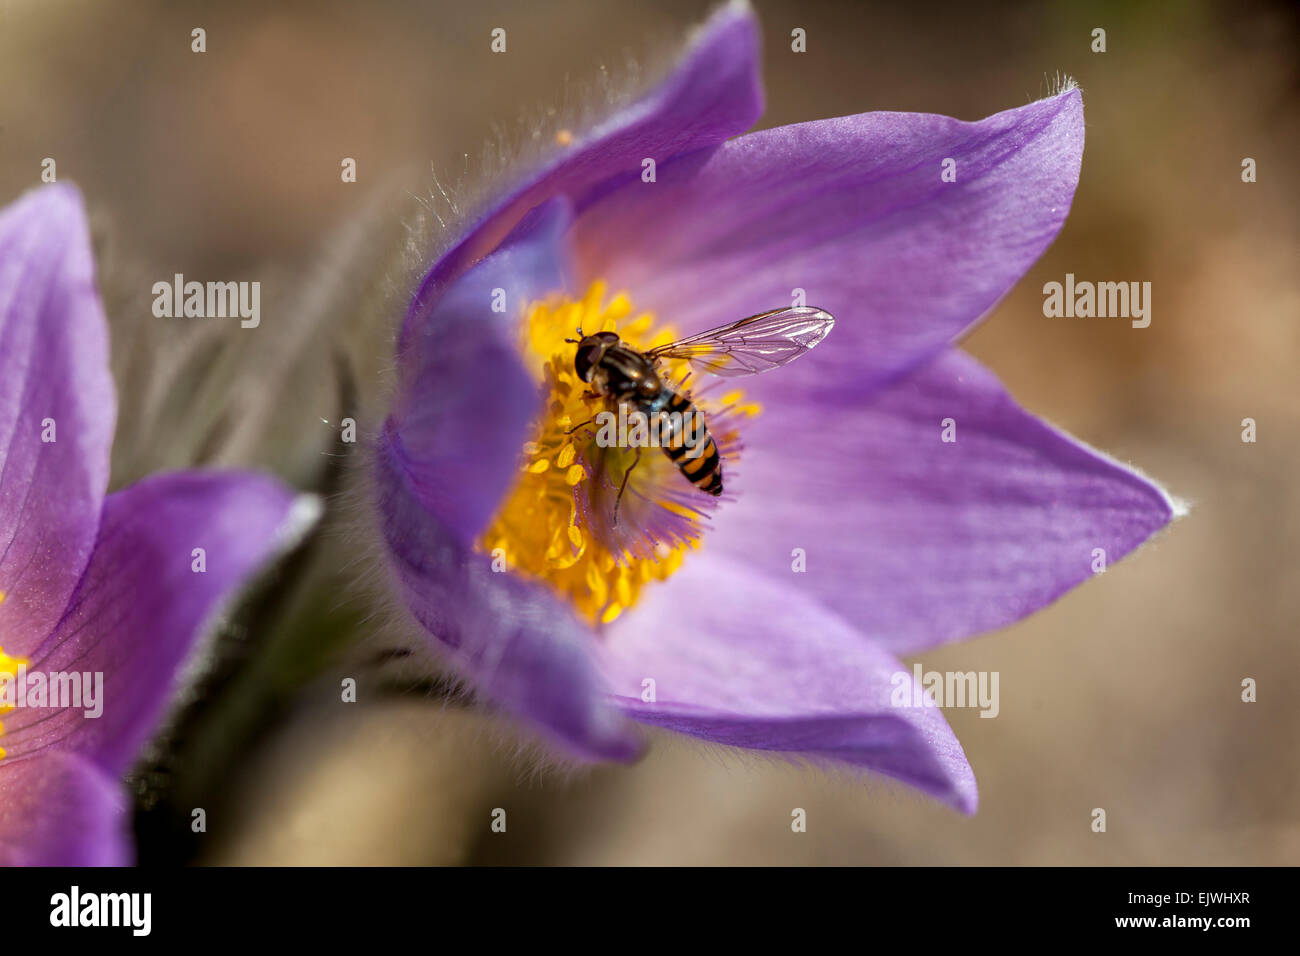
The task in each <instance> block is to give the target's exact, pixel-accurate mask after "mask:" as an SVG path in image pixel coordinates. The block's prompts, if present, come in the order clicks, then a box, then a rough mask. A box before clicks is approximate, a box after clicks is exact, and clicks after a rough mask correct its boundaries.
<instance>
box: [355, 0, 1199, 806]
mask: <svg viewBox="0 0 1300 956" xmlns="http://www.w3.org/2000/svg"><path fill="white" fill-rule="evenodd" d="M758 49H759V37H758V28H757V25H756V23H755V20H754V18H753V16H752V14H751V13H750V11H749V10H748V8H747V7H745V6H738V5H732V6H729V7H726V8H724V9H722V10H721V11H719V12H718V13H717V14H716V15H715V16H714V17H713V18H712V19H711V20H710V21H709V22H708V23H707V24H706V25H705V26H704V27H703V28H702V30H701V31H700V32H699V34H698V35H697V36H696V37H695V38H694V41H693V42H692V44H691V46H690V48H689V49H688V51H687V52H686V54H685V56H684V58H683V59H682V60H681V62H680V64H679V65H678V66H677V68H676V69H675V71H674V72H673V73H672V74H671V75H670V76H669V77H668V78H667V79H666V80H665V81H664V82H663V83H662V85H660V86H659V87H658V88H657V89H656V90H654V91H653V92H651V94H650V95H649V96H648V97H646V98H645V99H642V100H641V101H639V102H638V103H636V104H635V105H634V106H632V107H631V108H630V109H627V110H625V111H623V112H621V113H619V114H618V115H616V116H614V117H613V118H611V119H610V120H608V121H607V122H605V123H604V124H603V125H601V126H599V127H598V128H596V129H595V130H593V131H591V132H590V133H589V134H587V135H586V136H579V137H576V138H573V137H572V136H571V135H566V136H564V137H561V138H560V139H559V140H558V142H561V143H563V144H566V148H564V149H562V150H561V151H560V152H559V154H558V155H556V156H555V157H554V158H552V159H551V160H550V161H549V162H548V163H546V164H544V165H542V166H541V167H540V168H538V169H536V170H535V171H534V172H533V173H532V175H531V176H529V177H527V178H526V179H524V180H522V181H520V182H517V183H515V184H514V185H513V186H512V187H511V188H509V189H508V190H507V191H506V192H505V193H504V195H503V198H501V199H500V200H499V201H498V202H497V203H496V204H495V205H493V206H492V207H491V208H490V209H488V210H487V212H485V213H484V214H483V215H482V216H481V217H480V218H479V219H478V220H477V221H476V222H474V224H473V225H472V226H471V227H470V228H469V229H468V231H467V232H466V233H465V234H464V236H463V237H462V238H461V239H460V240H459V242H457V244H456V245H454V246H453V247H451V248H450V249H449V250H448V251H447V252H445V253H444V254H443V255H442V256H441V257H440V258H438V260H437V261H436V262H435V263H434V264H433V266H432V267H431V268H430V270H429V271H428V273H427V275H426V276H425V277H424V280H423V282H422V283H421V285H420V287H419V289H418V291H417V293H416V295H415V296H414V298H413V302H412V305H411V307H410V310H409V312H408V314H407V316H406V318H405V322H404V325H403V327H402V330H401V335H400V339H399V345H398V356H397V370H398V375H397V380H398V382H397V390H396V395H395V398H394V401H393V405H392V408H391V413H390V414H389V416H388V418H387V420H386V421H385V423H384V427H383V432H382V436H381V438H380V440H379V441H378V442H377V447H376V449H375V468H374V472H375V482H374V484H375V501H376V507H377V513H378V516H379V520H380V523H381V525H382V531H383V535H384V540H385V543H386V545H387V556H388V558H389V563H390V565H391V569H392V570H393V572H394V575H395V578H396V580H397V582H398V587H399V590H400V592H401V596H402V598H403V599H404V601H405V603H406V606H407V607H408V608H409V610H410V611H411V613H412V614H413V616H414V617H415V618H416V619H417V620H418V622H419V623H420V624H421V625H422V626H423V627H424V628H425V629H427V631H428V632H429V634H430V635H431V637H432V638H433V639H434V642H435V646H437V647H439V648H441V649H443V650H444V651H445V652H446V653H447V654H448V655H449V658H450V661H451V663H452V665H453V666H454V667H455V668H456V669H457V670H458V671H459V672H460V673H461V674H462V675H464V676H465V677H466V678H467V679H468V680H469V681H470V682H471V683H472V684H474V685H475V686H476V687H477V689H478V690H479V692H480V693H481V694H483V695H484V696H486V697H487V698H489V699H491V700H492V701H495V702H496V703H497V704H498V705H499V706H500V707H502V708H503V709H505V710H506V711H508V712H510V713H512V714H514V715H516V716H517V717H520V718H523V719H525V720H527V721H529V722H530V723H531V724H533V725H534V726H535V727H537V728H539V729H540V730H541V731H542V732H543V733H544V735H545V736H546V737H548V738H549V739H550V740H552V741H553V742H555V743H558V744H559V745H560V746H561V747H562V748H563V749H565V750H567V751H568V752H569V753H571V754H574V755H577V756H580V757H585V758H595V759H628V758H632V757H634V756H635V755H636V754H637V753H638V752H639V749H640V743H639V738H638V736H637V735H636V734H635V733H634V732H633V730H632V729H631V725H630V721H635V722H640V723H645V724H652V725H657V726H659V727H663V728H668V729H671V730H675V731H678V732H681V733H684V734H689V735H692V736H695V737H699V738H703V739H705V740H708V741H713V742H717V743H722V744H728V745H733V746H737V747H744V748H752V749H756V750H763V751H773V752H779V753H783V754H787V755H795V756H798V757H801V758H808V759H813V760H820V759H832V760H835V761H840V762H842V763H847V764H850V765H853V766H856V767H861V768H866V769H869V770H873V771H876V772H879V773H882V774H886V775H889V776H891V777H895V778H897V779H899V780H902V781H904V782H906V783H908V784H910V785H912V786H915V787H918V788H920V789H922V790H924V791H926V792H927V793H930V794H932V795H934V796H935V797H937V798H939V799H941V800H943V801H945V802H947V803H948V804H950V805H952V806H954V807H956V808H959V809H961V810H963V811H966V812H972V811H973V810H974V808H975V805H976V788H975V781H974V775H973V773H972V771H971V768H970V766H969V764H968V763H967V760H966V757H965V755H964V753H963V751H962V749H961V746H960V744H959V743H958V742H957V740H956V738H955V737H954V735H953V733H952V731H951V730H950V728H949V727H948V725H947V723H946V722H945V720H944V718H943V716H942V714H941V712H940V711H939V710H937V709H934V708H928V707H900V706H895V705H894V698H895V696H896V695H895V694H894V691H895V689H896V688H897V686H898V685H897V683H896V677H897V675H898V674H900V673H901V674H906V673H907V671H906V668H904V667H903V666H902V664H901V663H900V661H899V660H898V658H897V657H896V655H898V654H903V653H909V654H914V653H917V652H919V651H923V650H925V649H927V648H931V647H935V646H937V645H940V644H944V643H947V642H950V641H955V640H959V639H962V638H967V637H970V636H973V635H975V634H978V633H981V632H983V631H987V630H990V629H993V628H997V627H1001V626H1003V625H1006V624H1009V623H1011V622H1013V621H1016V620H1018V619H1020V618H1022V617H1024V616H1025V615H1027V614H1029V613H1031V612H1033V611H1034V610H1036V609H1038V608H1041V607H1043V606H1044V605H1046V604H1048V603H1050V602H1051V601H1052V600H1054V599H1055V598H1056V597H1058V596H1059V595H1061V594H1062V593H1064V592H1065V591H1067V590H1069V589H1070V588H1072V587H1074V586H1075V585H1077V584H1079V583H1080V582H1081V581H1083V580H1084V579H1086V578H1088V577H1089V576H1090V575H1091V574H1092V573H1093V571H1092V562H1093V560H1094V549H1098V548H1100V549H1104V551H1105V553H1106V556H1107V559H1108V560H1109V561H1111V562H1114V561H1115V560H1117V559H1118V558H1120V557H1121V556H1123V555H1125V554H1127V553H1128V552H1130V551H1131V550H1133V549H1134V548H1136V547H1137V546H1138V545H1139V544H1141V543H1142V542H1143V541H1145V540H1146V539H1147V538H1148V537H1150V536H1151V535H1152V534H1153V533H1154V532H1155V531H1157V530H1158V529H1159V528H1161V527H1163V526H1164V525H1165V524H1166V523H1168V522H1169V521H1170V520H1171V518H1172V517H1173V515H1174V513H1175V508H1174V505H1173V503H1172V502H1171V500H1170V498H1169V497H1168V496H1167V495H1166V494H1165V493H1164V492H1163V491H1162V490H1161V489H1160V488H1158V487H1157V486H1156V485H1154V484H1153V483H1151V482H1150V481H1148V480H1147V479H1145V478H1143V477H1142V476H1140V475H1138V474H1137V473H1135V472H1134V471H1132V470H1130V469H1128V468H1126V467H1124V466H1123V465H1121V464H1119V463H1117V462H1115V461H1113V460H1111V459H1110V458H1107V457H1105V456H1103V455H1101V454H1099V453H1097V452H1095V451H1093V450H1091V449H1089V448H1087V447H1086V446H1084V445H1082V444H1081V443H1079V442H1078V441H1076V440H1074V439H1072V438H1070V437H1069V436H1068V435H1065V434H1063V433H1061V432H1059V431H1057V430H1056V429H1054V428H1052V427H1050V426H1049V425H1047V424H1045V423H1043V422H1042V421H1040V420H1038V419H1036V418H1034V417H1033V416H1032V415H1030V414H1028V413H1027V412H1025V411H1024V410H1023V409H1021V408H1020V407H1019V406H1017V405H1016V404H1015V402H1014V401H1013V400H1012V399H1011V398H1010V397H1009V396H1008V395H1007V394H1006V392H1005V391H1004V390H1003V388H1002V386H1001V385H1000V384H999V382H998V381H997V379H996V378H995V377H994V376H993V375H992V374H991V373H989V372H988V371H987V370H985V369H984V368H982V367H981V366H980V365H978V364H977V363H976V362H974V361H973V360H972V359H970V358H969V357H968V356H966V355H965V354H963V353H962V352H960V351H957V350H956V349H954V348H953V347H952V343H953V342H954V341H955V340H956V339H958V338H959V337H960V336H961V335H962V334H963V333H965V332H966V331H968V330H969V329H970V328H971V326H972V325H973V324H974V323H975V322H976V321H978V320H979V319H980V317H982V316H983V315H984V314H986V313H987V312H988V311H989V310H990V309H991V308H992V307H993V306H994V305H995V304H996V303H997V301H998V300H999V299H1000V298H1001V297H1002V296H1003V295H1005V294H1006V292H1007V291H1008V290H1009V289H1010V288H1011V286H1012V285H1013V284H1014V283H1015V282H1016V281H1017V280H1018V279H1019V278H1020V277H1021V276H1022V275H1023V274H1024V273H1025V271H1026V270H1027V269H1028V268H1029V266H1030V265H1031V264H1032V263H1033V262H1034V261H1035V260H1036V259H1037V258H1038V256H1039V255H1040V254H1041V253H1042V252H1043V250H1044V249H1046V248H1047V246H1048V245H1049V244H1050V243H1051V241H1052V240H1053V238H1054V237H1055V236H1056V234H1057V232H1058V231H1059V230H1060V228H1061V225H1062V224H1063V223H1064V221H1065V217H1066V214H1067V212H1068V211H1069V208H1070V203H1071V200H1072V198H1073V195H1074V189H1075V186H1076V184H1077V182H1078V176H1079V167H1080V162H1081V158H1082V152H1083V135H1084V126H1083V107H1082V101H1081V98H1080V94H1079V92H1078V90H1077V89H1074V88H1070V89H1066V90H1064V91H1062V92H1060V93H1059V94H1057V95H1053V96H1051V97H1048V98H1047V99H1044V100H1040V101H1038V102H1035V103H1031V104H1029V105H1027V106H1024V107H1021V108H1018V109H1013V110H1008V111H1006V112H1003V113H998V114H996V115H994V116H990V117H988V118H986V119H984V120H981V121H979V122H974V123H969V122H961V121H958V120H955V119H950V118H948V117H944V116H932V115H923V114H911V113H866V114H861V115H857V116H848V117H841V118H838V119H830V120H822V121H816V122H810V123H802V124H798V125H794V126H787V127H782V128H779V129H771V130H764V131H761V132H756V133H750V134H748V135H740V134H743V133H744V132H745V130H746V129H747V128H749V127H750V126H751V125H752V124H753V123H754V121H755V120H756V119H757V118H758V116H759V114H760V112H761V101H762V94H761V86H760V81H759V74H758ZM733 137H734V138H733ZM949 159H952V160H955V162H956V171H957V179H956V182H945V181H943V179H942V178H941V172H942V170H943V168H944V165H945V162H944V161H945V160H949ZM646 160H653V161H654V162H653V166H651V164H649V163H647V162H645V161H646ZM649 170H652V173H653V174H652V175H651V174H649V173H648V172H647V171H649ZM796 290H803V295H804V296H805V297H806V301H807V302H808V303H809V304H814V305H817V306H819V307H821V308H824V309H826V310H827V311H829V312H830V313H832V314H833V315H834V316H835V317H836V319H837V325H836V327H835V330H834V332H833V333H832V334H831V335H830V337H829V338H828V339H827V340H826V341H825V342H824V343H822V344H821V345H820V346H819V347H818V348H817V349H816V350H815V351H813V352H811V353H810V354H808V355H806V356H804V357H803V358H801V359H800V360H799V361H798V362H796V363H794V364H792V365H790V366H788V367H786V368H782V369H780V370H777V371H773V372H770V373H767V374H763V375H759V376H756V377H753V378H748V379H728V380H726V382H725V383H724V384H725V386H726V388H719V387H717V386H716V385H715V384H713V383H710V382H708V381H707V378H705V379H699V380H697V381H694V382H692V385H691V392H692V398H693V400H695V401H696V403H697V404H698V405H699V406H700V408H701V410H702V411H704V412H705V414H706V416H708V420H709V422H710V425H711V427H712V428H713V430H714V433H715V436H716V437H717V438H718V440H719V444H720V445H721V446H722V448H723V452H724V469H725V472H726V489H727V493H726V495H725V496H724V498H723V499H721V501H714V500H713V499H710V498H708V496H706V495H703V494H701V493H700V492H698V491H697V490H696V489H694V488H693V487H691V485H690V484H689V483H688V482H687V481H686V480H685V478H683V477H682V476H681V475H680V474H679V473H678V472H677V471H676V470H675V469H674V468H673V467H672V465H671V463H669V462H667V461H666V459H665V458H664V456H663V455H662V454H658V453H654V454H651V455H649V456H648V457H647V458H646V459H644V460H643V462H642V464H641V465H639V466H638V467H637V468H636V470H635V471H634V472H633V475H632V479H631V482H630V484H629V489H628V493H627V497H626V498H625V499H624V503H623V505H622V509H623V510H622V511H620V513H619V521H618V523H617V524H615V523H614V522H613V520H612V509H613V504H614V498H615V492H616V489H617V485H618V483H619V479H620V477H621V476H622V475H623V474H624V472H625V469H626V468H627V466H628V464H629V463H630V461H629V458H628V454H629V453H628V450H627V449H620V448H602V447H598V445H597V444H596V443H595V442H594V441H593V440H592V439H591V436H590V432H589V431H585V430H583V429H579V430H578V431H577V432H574V433H572V434H570V431H569V430H570V429H571V428H573V426H574V425H576V424H577V423H578V422H580V421H581V420H582V418H584V417H586V415H584V412H590V411H591V409H592V408H593V407H595V406H593V404H592V403H591V402H590V401H589V399H587V398H586V397H584V395H583V388H582V386H581V383H579V382H577V380H576V379H575V377H574V374H573V370H572V361H573V346H572V344H567V343H565V342H564V339H565V337H566V336H572V335H573V334H574V330H575V328H577V327H578V326H582V328H583V331H584V332H587V333H591V332H593V331H596V330H598V329H602V328H603V329H612V330H616V331H618V332H619V334H620V336H622V337H623V338H624V339H625V340H628V341H629V342H631V343H632V344H634V345H638V346H640V347H646V346H648V345H650V344H658V343H659V342H662V341H664V340H666V339H668V338H670V337H672V336H674V335H680V334H689V333H695V332H699V331H701V330H703V329H706V328H709V327H712V326H716V325H720V324H723V323H725V322H728V321H731V320H734V319H737V318H740V317H742V316H745V315H749V314H753V313H757V312H761V311H765V310H768V309H772V308H779V307H781V306H783V305H788V304H790V302H791V301H792V298H793V297H796V296H798V295H799V292H798V291H796ZM503 306H504V308H503ZM736 384H739V385H741V386H742V390H743V394H740V390H731V388H730V387H731V386H732V385H736ZM947 419H951V420H952V422H953V424H954V425H955V435H956V439H957V440H956V441H955V442H953V441H945V440H943V438H944V436H943V431H944V423H945V420H947ZM951 434H952V432H951V430H950V434H949V436H948V437H951ZM742 442H743V452H742ZM737 463H739V464H738V465H737ZM907 680H909V681H910V680H911V678H910V677H909V678H907ZM907 689H908V690H909V691H910V690H912V688H911V687H910V686H909V687H908V688H907Z"/></svg>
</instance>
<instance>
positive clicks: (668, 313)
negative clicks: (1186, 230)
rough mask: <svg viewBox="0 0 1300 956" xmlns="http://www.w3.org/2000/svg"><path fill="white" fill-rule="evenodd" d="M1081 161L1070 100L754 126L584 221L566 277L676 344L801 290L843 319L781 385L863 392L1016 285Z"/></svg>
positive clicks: (1067, 196) (1050, 231)
mask: <svg viewBox="0 0 1300 956" xmlns="http://www.w3.org/2000/svg"><path fill="white" fill-rule="evenodd" d="M1082 153H1083V103H1082V100H1081V98H1080V95H1079V92H1078V91H1077V90H1071V91H1069V92H1066V93H1063V94H1061V95H1059V96H1055V97H1051V98H1049V99H1045V100H1040V101H1038V102H1036V103H1031V104H1029V105H1028V106H1024V107H1021V108H1019V109H1014V110H1008V111H1006V112H1004V113H998V114H996V115H994V116H990V117H988V118H987V119H984V120H981V121H979V122H977V123H965V122H960V121H958V120H955V119H951V118H949V117H946V116H932V115H927V114H918V113H863V114H860V115H858V116H846V117H842V118H839V119H831V120H822V121H819V122H813V123H803V124H799V125H795V126H785V127H782V128H779V129H771V130H763V131H761V132H757V133H752V134H750V135H747V136H742V137H741V138H739V139H737V140H733V141H732V142H729V143H727V144H726V145H725V146H723V147H722V148H721V149H719V150H717V151H716V152H714V153H712V154H709V155H707V156H703V155H700V156H691V157H685V158H681V159H678V160H676V161H674V162H672V163H666V164H662V165H660V167H659V171H658V182H656V183H652V184H645V183H641V182H639V181H638V182H635V183H632V184H630V185H629V186H628V187H627V188H624V189H621V190H619V191H617V192H614V193H611V194H609V195H608V196H606V197H605V198H604V199H603V200H602V201H601V202H599V203H597V204H595V205H593V206H591V207H590V208H583V209H580V212H579V217H578V221H577V223H576V225H575V231H576V236H577V238H576V243H577V249H578V256H579V273H580V274H579V278H580V279H586V278H588V277H593V276H600V277H603V278H605V279H607V280H608V281H609V282H610V283H611V285H612V287H613V288H618V289H627V290H628V291H629V292H630V294H631V295H632V298H633V300H634V301H635V302H636V304H637V306H638V307H641V308H646V309H649V310H651V311H655V312H658V313H659V314H660V315H661V316H663V317H664V318H667V319H669V320H671V321H672V322H673V323H674V325H676V327H677V328H679V329H681V330H682V331H684V332H694V331H699V330H700V329H701V328H704V327H707V326H709V325H715V324H720V323H722V322H726V321H730V320H732V319H736V318H740V317H742V316H745V315H749V314H752V313H756V312H762V311H766V310H768V309H773V308H780V307H781V306H783V305H789V304H790V303H791V301H792V296H793V290H795V289H803V290H804V291H805V293H806V296H807V303H808V304H809V305H815V306H818V307H820V308H823V309H826V310H827V311H829V312H830V313H831V314H832V315H834V316H835V317H836V319H837V320H838V324H837V325H836V327H835V331H834V333H833V334H832V336H831V338H830V339H829V340H828V341H827V343H826V344H824V345H823V346H822V347H821V348H820V349H819V350H818V352H817V353H815V354H814V356H810V357H809V358H808V359H805V360H802V361H801V362H800V363H799V364H798V365H796V366H792V367H791V369H790V370H788V371H783V372H782V373H781V374H783V375H787V376H788V375H794V376H795V377H796V378H803V379H804V380H806V381H808V382H811V383H823V382H824V383H828V384H830V385H833V386H836V387H841V388H843V387H847V386H848V385H849V384H850V383H852V384H853V385H854V386H855V387H857V388H860V389H863V390H868V389H870V388H874V387H876V386H878V385H879V384H881V383H882V382H884V381H885V380H887V379H889V378H890V377H892V376H894V375H896V374H897V373H899V372H900V371H902V370H905V369H908V368H911V367H912V366H914V365H915V364H917V363H918V362H919V361H921V360H923V359H925V358H928V357H929V356H930V355H933V354H935V353H936V352H937V351H939V350H940V349H942V348H944V347H945V346H946V345H947V344H948V343H949V342H951V341H952V340H953V339H955V338H956V337H957V336H959V335H960V334H961V333H962V332H964V331H965V330H967V329H968V328H969V327H970V326H971V325H972V324H973V323H974V322H975V321H976V320H977V319H978V318H979V317H980V316H981V315H983V314H984V313H985V312H987V311H988V310H989V309H990V308H991V307H992V306H993V305H994V303H996V302H997V301H998V299H999V298H1001V297H1002V296H1003V295H1004V294H1005V293H1006V292H1007V291H1008V290H1009V289H1010V288H1011V287H1012V285H1013V284H1014V283H1015V282H1016V281H1017V280H1018V279H1019V278H1020V277H1021V276H1022V275H1024V273H1025V271H1026V270H1027V269H1028V268H1029V266H1030V265H1031V264H1032V263H1033V262H1034V260H1035V259H1037V258H1038V257H1039V256H1040V255H1041V254H1042V252H1043V250H1045V249H1046V248H1047V246H1048V245H1049V244H1050V243H1051V241H1052V240H1053V239H1054V238H1055V236H1056V234H1057V232H1058V231H1059V230H1060V228H1061V224H1062V223H1064V222H1065V217H1066V213H1067V212H1068V211H1069V209H1070V202H1071V200H1072V198H1073V195H1074V188H1075V185H1076V184H1077V182H1078V179H1079V164H1080V160H1081V157H1082ZM944 159H954V160H955V161H956V164H957V165H956V175H957V181H956V182H955V183H946V182H942V181H941V179H940V176H941V172H942V169H943V167H942V162H943V160H944ZM763 378H764V379H766V378H767V377H766V376H764V377H763ZM769 384H770V383H768V382H766V381H764V382H762V383H761V384H760V385H759V386H758V387H760V388H761V387H767V386H768V385H769Z"/></svg>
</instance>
